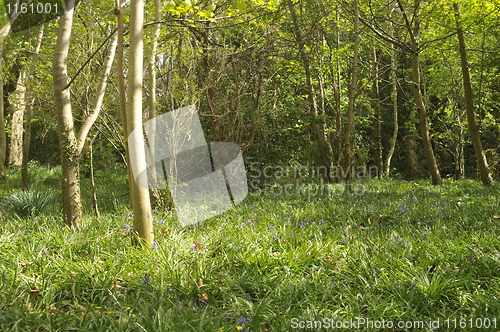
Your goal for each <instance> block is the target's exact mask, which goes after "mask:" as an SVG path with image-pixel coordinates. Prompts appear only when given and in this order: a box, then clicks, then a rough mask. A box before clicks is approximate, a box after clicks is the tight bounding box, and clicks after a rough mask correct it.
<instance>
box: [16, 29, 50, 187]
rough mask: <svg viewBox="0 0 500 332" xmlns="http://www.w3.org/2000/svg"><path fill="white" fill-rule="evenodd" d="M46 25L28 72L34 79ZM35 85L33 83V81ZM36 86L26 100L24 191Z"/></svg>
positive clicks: (40, 31) (23, 163)
mask: <svg viewBox="0 0 500 332" xmlns="http://www.w3.org/2000/svg"><path fill="white" fill-rule="evenodd" d="M44 28H45V24H43V23H42V25H41V26H40V30H39V31H38V37H37V39H36V45H35V50H34V51H33V58H32V59H31V64H30V68H29V70H28V77H33V74H34V73H35V68H36V63H37V61H38V54H39V53H40V48H41V46H42V39H43V32H44ZM31 84H33V81H31ZM33 89H34V86H33V85H28V87H27V91H26V95H25V100H26V122H25V123H24V138H23V144H24V146H23V160H22V163H21V182H22V188H23V190H28V187H29V183H28V161H29V151H30V143H31V119H32V116H33V104H34V102H35V99H34V97H32V96H33V93H32V91H33Z"/></svg>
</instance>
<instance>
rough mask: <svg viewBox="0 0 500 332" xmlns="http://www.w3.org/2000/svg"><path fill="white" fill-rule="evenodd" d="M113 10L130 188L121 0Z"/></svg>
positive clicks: (130, 172) (123, 29)
mask: <svg viewBox="0 0 500 332" xmlns="http://www.w3.org/2000/svg"><path fill="white" fill-rule="evenodd" d="M115 5H116V8H115V12H116V13H118V15H117V19H118V48H117V52H118V55H117V59H116V75H117V80H118V94H119V97H120V117H121V120H122V127H123V145H124V147H125V162H126V165H127V174H129V176H128V177H127V180H128V187H129V188H131V187H132V185H131V182H132V181H133V180H132V177H131V176H130V174H132V169H131V168H130V153H129V149H128V142H127V137H128V132H129V131H128V126H127V95H126V91H125V77H124V73H125V70H124V65H123V54H124V50H123V44H124V43H123V34H124V32H125V28H124V26H123V1H122V0H115Z"/></svg>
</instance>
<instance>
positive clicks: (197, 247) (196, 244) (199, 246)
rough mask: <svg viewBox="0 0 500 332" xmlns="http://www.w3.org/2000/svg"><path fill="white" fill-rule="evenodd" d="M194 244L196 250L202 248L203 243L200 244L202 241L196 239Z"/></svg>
mask: <svg viewBox="0 0 500 332" xmlns="http://www.w3.org/2000/svg"><path fill="white" fill-rule="evenodd" d="M194 245H195V248H196V250H200V249H201V244H200V242H198V241H194Z"/></svg>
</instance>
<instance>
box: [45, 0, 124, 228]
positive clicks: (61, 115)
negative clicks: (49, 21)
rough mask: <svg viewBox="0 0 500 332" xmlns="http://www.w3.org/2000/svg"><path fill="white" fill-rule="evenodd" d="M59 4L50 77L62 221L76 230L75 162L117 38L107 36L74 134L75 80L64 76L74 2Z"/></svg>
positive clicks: (97, 109) (96, 107)
mask: <svg viewBox="0 0 500 332" xmlns="http://www.w3.org/2000/svg"><path fill="white" fill-rule="evenodd" d="M63 4H64V6H63V7H64V8H63V13H62V15H61V17H60V19H59V29H58V35H57V42H56V47H55V51H54V58H53V64H52V71H53V77H54V95H55V104H56V110H57V120H58V121H57V123H58V131H59V142H60V150H61V169H62V181H63V184H62V186H63V190H62V200H63V218H64V222H65V223H66V224H67V225H71V226H73V227H74V228H76V229H78V228H79V223H80V219H81V217H82V204H81V201H80V179H79V161H80V157H81V155H82V152H83V148H84V145H85V140H86V138H87V136H88V133H89V132H90V129H91V127H92V126H93V124H94V123H95V121H96V120H97V117H98V115H99V112H100V109H101V105H102V101H103V98H104V93H105V91H106V84H107V79H108V76H109V72H110V70H111V64H112V62H113V58H114V53H115V50H116V46H117V40H118V37H117V35H116V33H115V32H113V33H112V35H111V36H110V38H111V40H110V43H109V46H108V54H107V58H106V61H105V63H104V64H103V74H102V79H101V81H100V83H99V87H98V92H97V95H96V98H95V101H94V107H93V110H92V112H91V113H90V114H89V115H88V117H87V118H86V119H85V122H84V123H83V125H82V127H81V129H80V130H79V132H78V135H77V133H76V129H75V126H74V120H73V113H72V110H71V101H70V91H69V87H70V85H71V83H73V81H74V79H75V78H74V77H73V79H72V80H71V81H69V80H68V73H67V58H68V51H69V44H70V38H71V29H72V24H73V12H74V5H75V0H66V1H65V2H63Z"/></svg>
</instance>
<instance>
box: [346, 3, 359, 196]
mask: <svg viewBox="0 0 500 332" xmlns="http://www.w3.org/2000/svg"><path fill="white" fill-rule="evenodd" d="M353 4H354V35H355V37H354V55H353V59H352V73H351V82H350V84H349V108H348V110H347V121H346V125H345V137H344V149H345V150H344V165H345V169H346V178H345V180H346V192H347V193H351V192H352V188H351V177H352V176H353V174H351V171H350V169H351V132H352V129H353V123H354V105H355V102H356V86H357V75H358V57H359V40H360V38H359V10H358V1H357V0H354V1H353Z"/></svg>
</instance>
